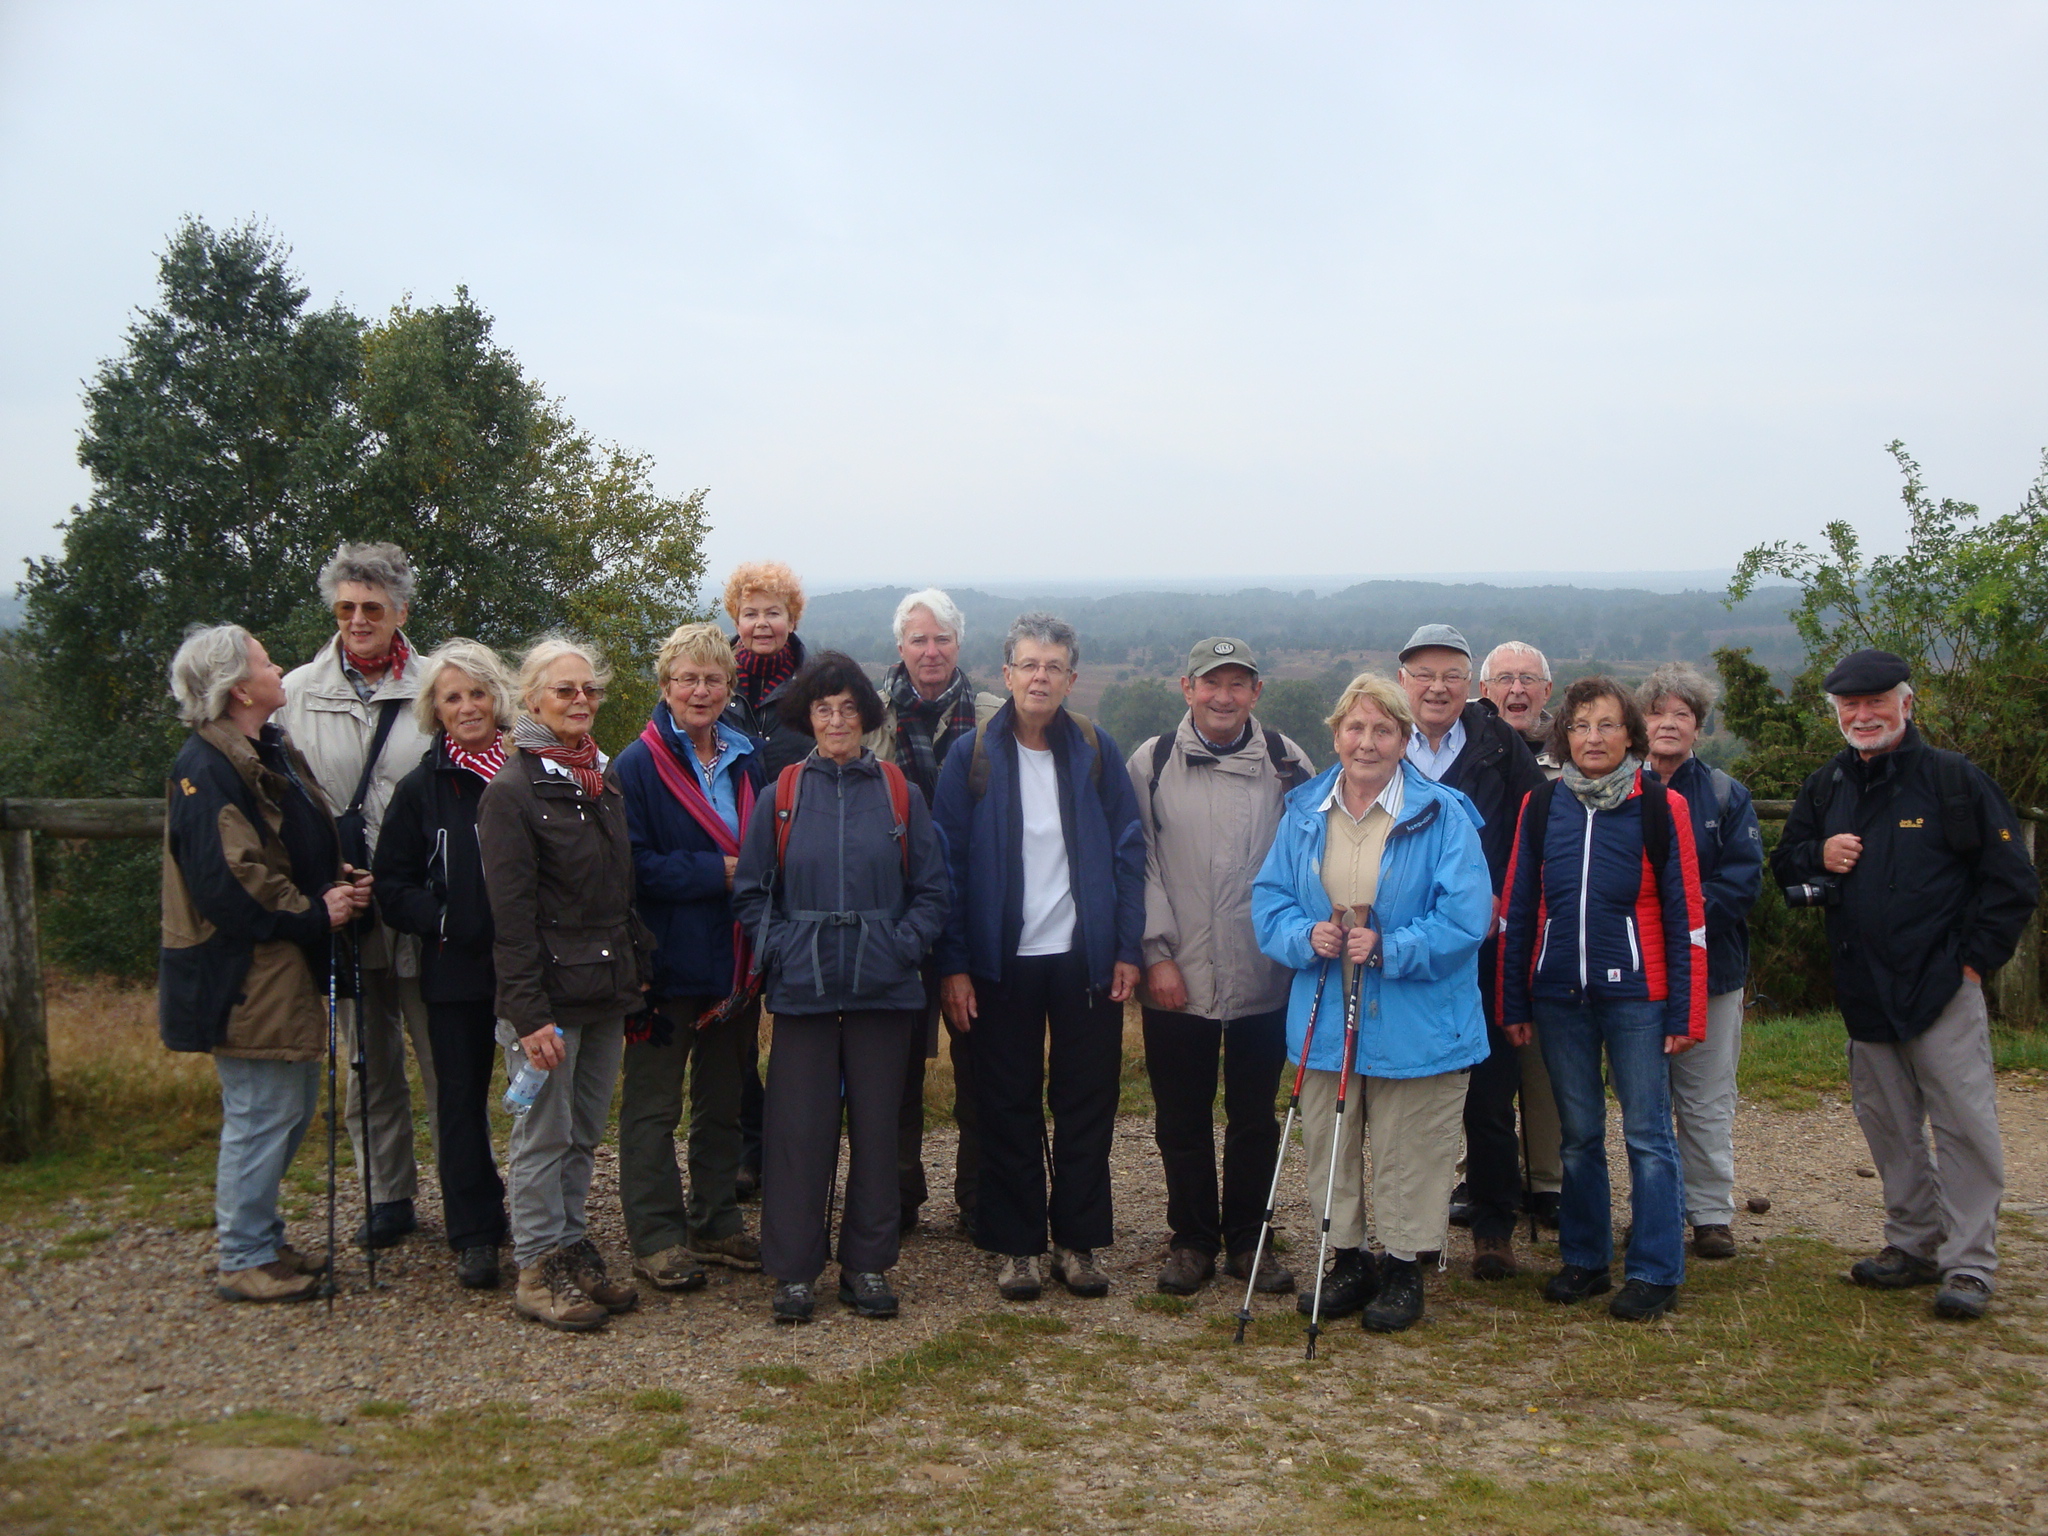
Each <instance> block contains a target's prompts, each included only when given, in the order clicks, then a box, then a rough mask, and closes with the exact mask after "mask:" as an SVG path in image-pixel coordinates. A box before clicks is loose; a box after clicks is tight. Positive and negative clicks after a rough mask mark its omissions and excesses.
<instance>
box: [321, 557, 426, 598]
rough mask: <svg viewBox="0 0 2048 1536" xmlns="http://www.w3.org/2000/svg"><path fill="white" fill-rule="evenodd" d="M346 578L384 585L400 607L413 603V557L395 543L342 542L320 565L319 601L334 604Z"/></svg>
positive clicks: (362, 582) (367, 584)
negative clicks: (330, 557) (410, 558)
mask: <svg viewBox="0 0 2048 1536" xmlns="http://www.w3.org/2000/svg"><path fill="white" fill-rule="evenodd" d="M344 581H352V582H355V583H357V584H358V585H360V586H365V587H382V588H383V589H384V591H385V592H386V593H388V594H389V595H390V597H391V601H392V602H393V603H395V604H396V605H397V606H399V607H400V608H410V607H411V606H412V593H413V577H412V561H411V560H409V559H407V558H406V554H405V551H404V550H402V549H400V548H399V547H398V546H397V545H396V544H343V545H340V546H339V547H337V548H336V550H335V551H334V558H333V559H331V560H329V561H328V562H327V563H326V564H325V565H323V566H321V567H320V601H321V602H323V603H326V604H327V605H328V606H329V607H332V606H333V604H334V599H335V597H336V595H337V594H338V593H339V592H340V591H341V584H342V583H343V582H344Z"/></svg>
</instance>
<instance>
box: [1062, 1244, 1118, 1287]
mask: <svg viewBox="0 0 2048 1536" xmlns="http://www.w3.org/2000/svg"><path fill="white" fill-rule="evenodd" d="M1052 1277H1053V1279H1055V1280H1057V1281H1059V1283H1060V1284H1061V1285H1064V1286H1065V1287H1066V1288H1067V1289H1068V1291H1070V1292H1071V1293H1072V1294H1074V1295H1076V1296H1107V1295H1108V1294H1109V1276H1108V1275H1106V1274H1104V1273H1103V1272H1102V1266H1101V1265H1100V1264H1097V1263H1096V1262H1095V1250H1094V1249H1092V1248H1062V1247H1061V1246H1060V1245H1059V1244H1058V1243H1054V1244H1053V1245H1052Z"/></svg>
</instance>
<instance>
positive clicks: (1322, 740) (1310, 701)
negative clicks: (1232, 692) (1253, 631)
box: [1258, 676, 1351, 766]
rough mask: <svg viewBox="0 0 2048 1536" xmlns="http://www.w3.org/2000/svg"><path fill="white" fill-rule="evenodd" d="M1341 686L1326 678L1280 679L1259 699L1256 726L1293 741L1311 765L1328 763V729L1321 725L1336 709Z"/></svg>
mask: <svg viewBox="0 0 2048 1536" xmlns="http://www.w3.org/2000/svg"><path fill="white" fill-rule="evenodd" d="M1350 680H1351V679H1350V678H1349V677H1348V676H1347V677H1346V678H1345V679H1344V682H1340V683H1338V684H1336V685H1335V686H1334V687H1332V686H1331V685H1330V682H1329V679H1328V678H1326V677H1325V678H1309V677H1280V678H1275V679H1273V681H1271V682H1269V683H1267V684H1266V687H1265V691H1264V692H1263V693H1261V694H1260V695H1259V709H1258V715H1259V723H1260V724H1261V725H1263V726H1265V727H1267V728H1268V729H1269V730H1275V731H1278V732H1280V733H1281V735H1283V736H1286V737H1288V738H1290V739H1291V740H1293V742H1294V743H1295V744H1296V745H1297V746H1299V747H1300V748H1301V750H1302V751H1304V752H1306V753H1307V754H1308V755H1309V758H1310V760H1311V761H1313V762H1315V763H1317V764H1319V765H1325V766H1326V765H1327V764H1328V763H1329V762H1330V755H1331V754H1330V728H1329V727H1328V726H1327V725H1325V724H1323V722H1324V721H1325V720H1327V719H1328V718H1329V716H1330V711H1331V709H1333V708H1334V707H1335V706H1336V703H1337V696H1338V695H1339V694H1340V693H1342V692H1343V691H1344V683H1345V682H1349V681H1350Z"/></svg>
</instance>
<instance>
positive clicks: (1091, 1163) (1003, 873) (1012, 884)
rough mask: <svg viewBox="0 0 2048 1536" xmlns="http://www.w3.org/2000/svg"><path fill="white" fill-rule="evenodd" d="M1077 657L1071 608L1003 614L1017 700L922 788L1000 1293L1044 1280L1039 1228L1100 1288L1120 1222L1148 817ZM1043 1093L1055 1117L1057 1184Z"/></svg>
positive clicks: (987, 1241)
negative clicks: (945, 891) (1119, 1120)
mask: <svg viewBox="0 0 2048 1536" xmlns="http://www.w3.org/2000/svg"><path fill="white" fill-rule="evenodd" d="M1079 660H1080V644H1079V640H1078V638H1077V637H1076V636H1075V634H1074V630H1073V626H1072V625H1070V624H1067V623H1066V622H1064V621H1063V620H1060V619H1056V618H1054V617H1053V616H1052V615H1051V614H1045V613H1027V614H1025V615H1024V616H1023V617H1021V618H1019V619H1018V620H1017V621H1016V622H1015V623H1014V624H1012V625H1011V626H1010V632H1009V634H1008V635H1006V636H1005V637H1004V639H1003V681H1004V683H1005V684H1007V685H1008V687H1009V690H1010V702H1009V703H1007V704H1005V705H1004V706H1003V707H1002V708H1001V709H1000V710H998V711H997V712H996V714H995V717H994V718H993V719H992V720H990V721H989V723H988V724H987V725H986V726H984V727H982V728H980V729H979V730H977V731H976V732H975V733H974V740H973V741H972V742H971V743H968V744H966V745H964V746H963V747H962V748H961V750H959V751H956V752H953V753H950V754H949V755H948V756H947V758H946V765H945V767H944V768H942V769H941V770H940V771H939V792H938V794H937V796H936V797H935V798H934V800H933V802H932V819H933V820H935V821H936V822H937V823H938V824H939V828H940V830H941V831H942V832H943V833H944V834H945V840H946V849H947V860H948V863H949V865H950V867H951V871H952V878H953V908H952V911H951V912H950V913H949V914H948V915H947V918H946V930H945V932H944V934H943V935H941V937H940V939H939V944H938V960H939V972H940V976H941V978H942V979H941V982H940V1001H941V1003H942V1005H943V1006H944V1008H945V1010H946V1019H947V1021H948V1022H949V1023H950V1024H951V1025H952V1026H953V1027H954V1028H955V1029H957V1030H959V1031H961V1032H962V1033H963V1034H967V1033H971V1034H972V1035H973V1036H974V1098H975V1109H976V1111H977V1113H978V1115H979V1117H980V1120H981V1189H980V1193H979V1196H978V1198H977V1200H976V1202H975V1232H974V1235H975V1242H976V1243H977V1244H978V1245H979V1246H980V1247H982V1248H983V1249H985V1250H988V1251H990V1252H993V1253H996V1254H1000V1255H1001V1256H1002V1264H1001V1266H1000V1269H999V1271H998V1274H997V1277H996V1289H997V1291H998V1292H999V1293H1000V1294H1001V1295H1002V1297H1003V1298H1004V1299H1005V1300H1006V1301H1030V1300H1033V1299H1035V1298H1036V1297H1037V1296H1038V1294H1039V1292H1040V1290H1041V1289H1042V1288H1043V1285H1044V1279H1043V1274H1042V1271H1041V1266H1040V1262H1039V1261H1040V1259H1041V1257H1042V1256H1043V1255H1044V1253H1045V1250H1046V1239H1047V1235H1048V1231H1049V1232H1050V1236H1051V1240H1052V1275H1053V1278H1054V1279H1056V1280H1058V1281H1059V1282H1060V1283H1061V1284H1062V1285H1064V1286H1066V1288H1067V1289H1068V1290H1069V1291H1071V1292H1073V1293H1074V1294H1075V1295H1076V1296H1102V1295H1106V1294H1107V1293H1108V1291H1109V1276H1108V1275H1106V1274H1104V1273H1103V1271H1102V1269H1101V1268H1100V1266H1099V1265H1097V1263H1096V1261H1095V1250H1096V1249H1098V1248H1103V1247H1107V1246H1108V1245H1109V1243H1110V1241H1111V1239H1112V1238H1113V1236H1114V1235H1115V1229H1114V1227H1113V1225H1112V1213H1111V1207H1110V1183H1109V1147H1110V1140H1111V1137H1112V1136H1113V1135H1114V1133H1115V1129H1116V1099H1117V1078H1118V1075H1119V1072H1120V1069H1121V1066H1122V1058H1123V1051H1122V1045H1123V1027H1122V1026H1123V1003H1124V1000H1125V999H1126V998H1128V997H1129V996H1130V995H1131V993H1132V991H1133V990H1134V989H1135V988H1136V986H1137V983H1138V957H1139V955H1140V953H1141V952H1142V950H1141V945H1142V941H1143V938H1144V932H1145V834H1144V832H1143V830H1142V829H1141V828H1140V826H1139V822H1138V805H1137V801H1136V799H1135V798H1134V797H1133V795H1132V793H1131V781H1130V776H1129V775H1128V774H1127V773H1126V772H1125V771H1124V763H1123V757H1122V755H1121V754H1120V753H1119V752H1118V751H1117V749H1116V743H1115V742H1114V741H1112V740H1111V739H1110V737H1109V733H1108V732H1107V731H1104V730H1102V729H1100V728H1099V727H1097V726H1096V725H1094V724H1093V723H1091V722H1089V721H1087V720H1083V719H1080V718H1077V717H1075V716H1073V715H1070V714H1068V713H1067V710H1066V699H1067V695H1068V694H1069V693H1071V692H1072V691H1073V687H1074V678H1075V667H1076V665H1077V663H1078V662H1079ZM1048 1036H1050V1039H1051V1059H1050V1062H1049V1063H1048V1060H1047V1050H1046V1046H1047V1038H1048ZM1041 1106H1049V1107H1050V1108H1051V1110H1052V1120H1053V1140H1052V1188H1051V1193H1050V1196H1049V1197H1048V1194H1047V1190H1046V1168H1045V1163H1044V1161H1043V1159H1042V1158H1041V1156H1040V1152H1039V1147H1040V1145H1041V1142H1042V1139H1043V1137H1044V1135H1045V1112H1044V1108H1043V1107H1041Z"/></svg>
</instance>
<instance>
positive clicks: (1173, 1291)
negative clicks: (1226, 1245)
mask: <svg viewBox="0 0 2048 1536" xmlns="http://www.w3.org/2000/svg"><path fill="white" fill-rule="evenodd" d="M1215 1275H1216V1261H1215V1259H1213V1258H1211V1257H1210V1256H1209V1255H1208V1254H1206V1253H1198V1252H1196V1251H1195V1250H1194V1249H1192V1248H1176V1249H1174V1250H1173V1251H1172V1252H1171V1253H1169V1254H1168V1255H1167V1256H1166V1268H1164V1269H1162V1270H1160V1271H1159V1289H1160V1290H1162V1291H1164V1292H1166V1294H1167V1295H1169V1296H1192V1295H1194V1294H1195V1292H1197V1291H1199V1290H1200V1289H1201V1288H1202V1287H1203V1285H1204V1284H1206V1283H1207V1282H1208V1281H1210V1280H1212V1279H1214V1278H1215Z"/></svg>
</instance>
